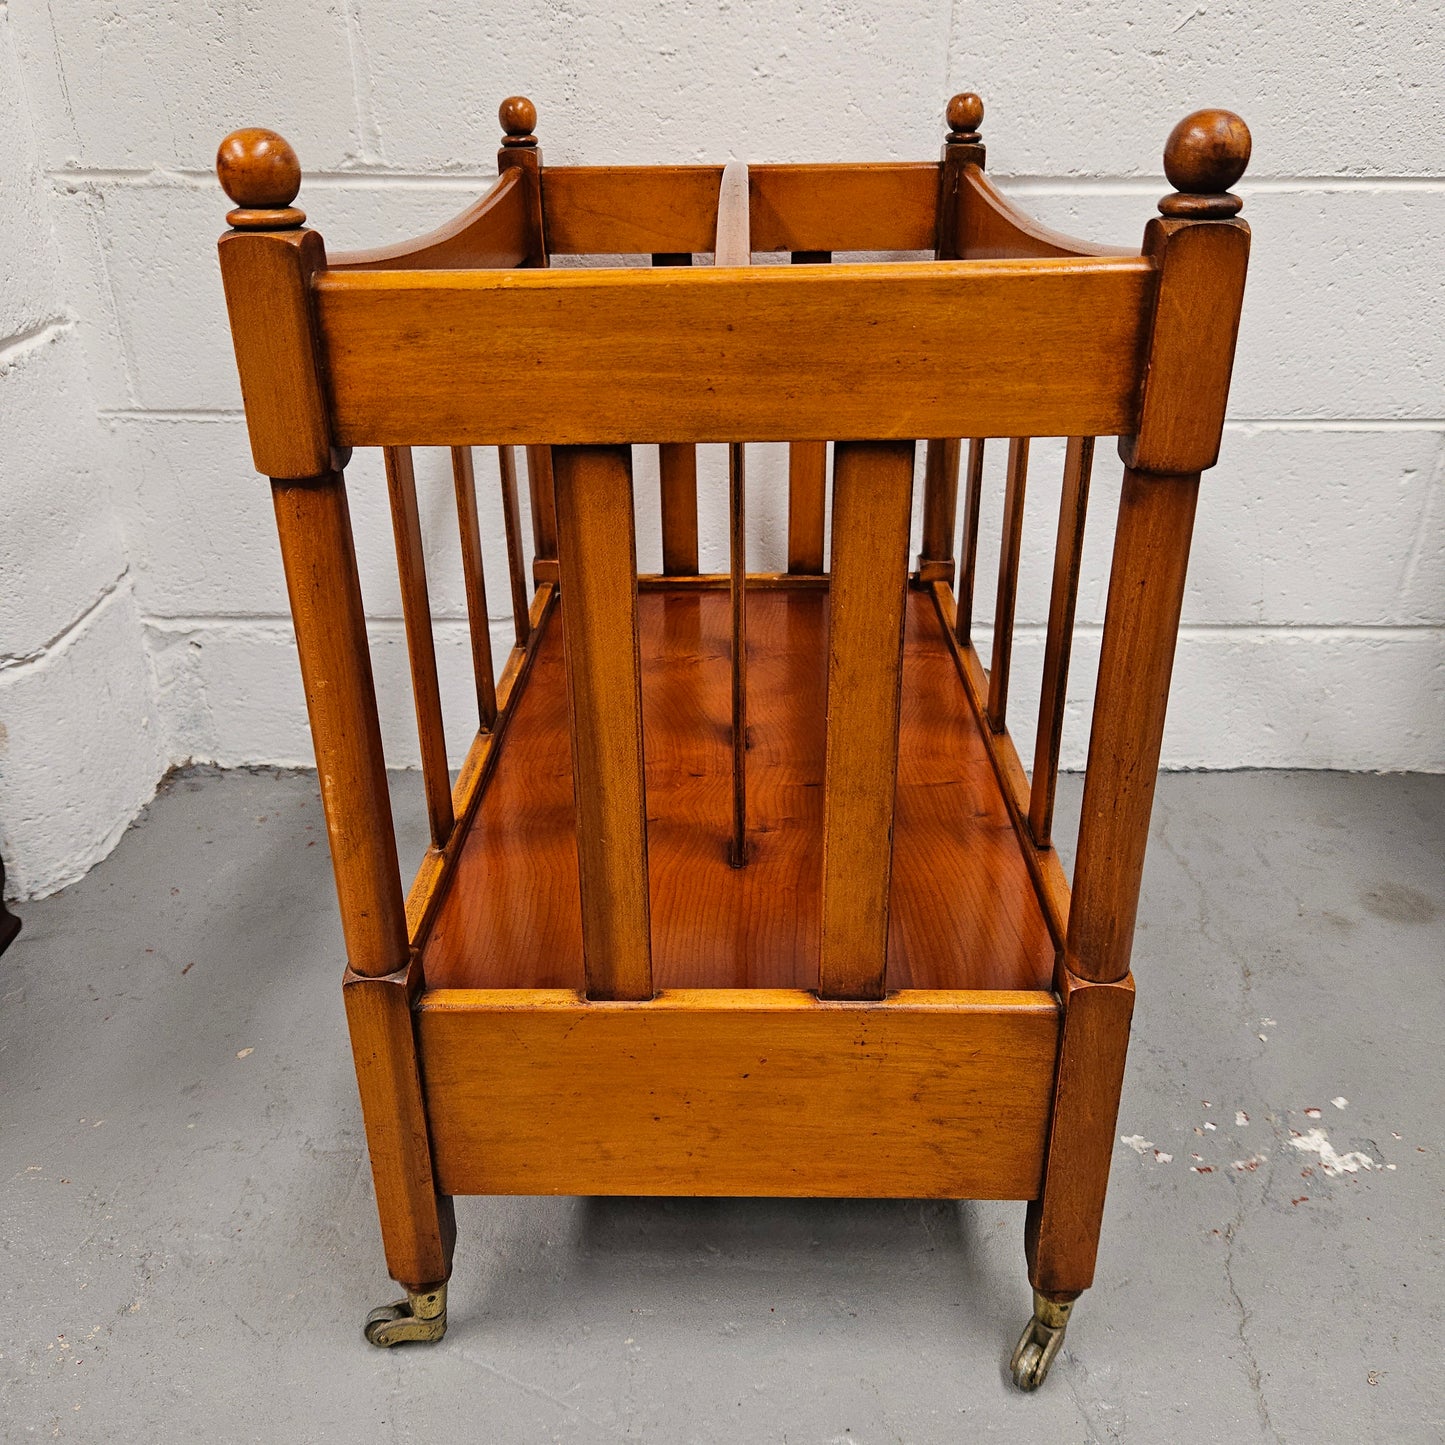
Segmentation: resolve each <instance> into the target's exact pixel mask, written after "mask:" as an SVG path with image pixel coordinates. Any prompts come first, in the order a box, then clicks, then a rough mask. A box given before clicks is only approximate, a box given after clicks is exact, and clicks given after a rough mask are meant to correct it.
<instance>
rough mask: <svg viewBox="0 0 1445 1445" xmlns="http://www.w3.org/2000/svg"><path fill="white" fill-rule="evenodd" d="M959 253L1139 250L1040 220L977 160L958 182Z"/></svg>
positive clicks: (1013, 255)
mask: <svg viewBox="0 0 1445 1445" xmlns="http://www.w3.org/2000/svg"><path fill="white" fill-rule="evenodd" d="M958 205H959V216H958V230H957V237H958V241H957V245H958V253H957V254H958V255H959V257H960V258H961V259H963V260H966V261H984V260H1010V261H1011V260H1015V259H1021V258H1024V257H1030V256H1137V255H1138V254H1139V252H1138V251H1136V250H1130V249H1128V248H1127V247H1121V246H1098V245H1095V244H1094V243H1093V242H1092V241H1079V240H1076V239H1075V238H1074V237H1073V236H1065V235H1064V234H1063V233H1062V232H1061V231H1051V230H1050V229H1049V228H1048V227H1047V226H1041V225H1040V224H1039V223H1038V222H1037V221H1035V220H1034V219H1033V218H1032V217H1031V216H1027V215H1025V214H1024V212H1023V211H1021V210H1019V209H1018V207H1016V206H1014V205H1013V204H1012V203H1011V202H1009V201H1007V200H1006V199H1005V198H1004V197H1003V196H1002V195H1001V194H1000V193H999V192H998V191H996V190H995V189H994V188H993V186H992V185H990V184H989V181H988V179H987V178H986V177H985V176H984V173H983V171H982V170H980V169H979V167H978V166H976V165H973V164H969V165H966V166H964V168H963V175H962V177H961V180H960V185H959V196H958Z"/></svg>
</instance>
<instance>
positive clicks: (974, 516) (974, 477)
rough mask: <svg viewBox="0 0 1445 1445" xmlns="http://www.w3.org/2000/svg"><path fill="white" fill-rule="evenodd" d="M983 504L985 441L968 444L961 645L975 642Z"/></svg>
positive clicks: (960, 588) (977, 439)
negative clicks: (975, 599)
mask: <svg viewBox="0 0 1445 1445" xmlns="http://www.w3.org/2000/svg"><path fill="white" fill-rule="evenodd" d="M982 502H983V438H982V437H974V438H973V439H972V440H971V441H970V442H969V444H968V488H967V490H966V492H965V493H964V504H963V538H962V542H961V544H960V547H959V556H960V559H961V563H960V566H959V570H958V623H957V628H956V631H957V636H958V640H959V641H960V642H965V643H966V642H970V641H972V639H973V594H974V582H975V580H976V578H977V575H978V515H979V509H980V507H981V505H982Z"/></svg>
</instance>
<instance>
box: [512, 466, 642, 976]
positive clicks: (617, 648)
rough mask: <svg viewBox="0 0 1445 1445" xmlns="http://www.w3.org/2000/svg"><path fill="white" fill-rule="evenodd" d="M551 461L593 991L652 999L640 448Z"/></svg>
mask: <svg viewBox="0 0 1445 1445" xmlns="http://www.w3.org/2000/svg"><path fill="white" fill-rule="evenodd" d="M552 456H553V468H554V474H555V479H556V487H557V540H558V557H557V560H558V566H559V569H560V572H561V591H562V595H563V596H564V597H566V598H568V599H569V601H570V604H571V605H569V606H568V607H566V608H565V609H564V610H563V614H562V629H563V632H564V633H565V635H566V647H565V649H564V650H565V654H566V668H567V697H568V704H569V707H570V709H571V715H572V725H571V729H570V733H571V743H572V776H573V778H574V779H575V782H576V818H577V827H576V843H577V854H578V859H579V862H580V865H581V866H580V873H579V881H580V887H581V905H582V938H583V955H584V959H585V964H586V976H587V996H588V997H589V998H607V999H621V998H626V999H642V998H650V997H651V996H652V989H653V985H652V964H651V928H650V924H649V922H648V896H647V818H646V816H645V814H644V811H643V806H644V804H643V762H642V691H641V684H640V679H639V658H638V634H637V584H636V577H637V547H636V540H635V538H634V535H633V507H632V451H631V449H630V448H628V447H558V448H557V449H556V450H555V451H554V452H553V454H552ZM504 761H505V760H504Z"/></svg>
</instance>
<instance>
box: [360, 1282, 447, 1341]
mask: <svg viewBox="0 0 1445 1445" xmlns="http://www.w3.org/2000/svg"><path fill="white" fill-rule="evenodd" d="M446 1332H447V1287H446V1285H444V1284H441V1285H438V1286H437V1287H436V1288H435V1289H429V1290H407V1292H406V1298H405V1299H403V1300H397V1302H396V1303H395V1304H389V1305H381V1306H379V1307H378V1308H376V1309H374V1310H372V1312H371V1313H370V1314H369V1315H367V1317H366V1327H365V1334H366V1338H367V1340H368V1341H369V1342H370V1343H371V1344H373V1345H377V1346H379V1347H380V1348H382V1349H387V1348H389V1347H390V1346H392V1345H402V1344H408V1343H414V1344H435V1343H436V1341H437V1340H439V1339H441V1337H442V1336H443V1335H444V1334H446Z"/></svg>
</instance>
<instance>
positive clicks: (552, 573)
mask: <svg viewBox="0 0 1445 1445" xmlns="http://www.w3.org/2000/svg"><path fill="white" fill-rule="evenodd" d="M527 489H528V491H529V493H530V494H531V500H532V539H533V547H534V549H535V550H534V552H533V557H532V577H533V579H534V580H535V581H537V582H555V581H556V580H557V575H556V574H557V504H556V501H555V499H554V496H553V485H552V448H551V447H548V446H529V447H528V448H527Z"/></svg>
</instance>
